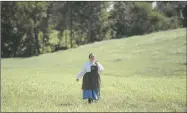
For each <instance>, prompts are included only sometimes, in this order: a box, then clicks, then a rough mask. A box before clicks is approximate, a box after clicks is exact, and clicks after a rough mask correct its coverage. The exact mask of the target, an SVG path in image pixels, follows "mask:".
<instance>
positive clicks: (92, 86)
mask: <svg viewBox="0 0 187 113" xmlns="http://www.w3.org/2000/svg"><path fill="white" fill-rule="evenodd" d="M100 84H101V81H100V75H99V73H98V67H97V66H94V65H92V66H91V72H86V73H85V75H84V76H83V81H82V89H83V90H97V89H100Z"/></svg>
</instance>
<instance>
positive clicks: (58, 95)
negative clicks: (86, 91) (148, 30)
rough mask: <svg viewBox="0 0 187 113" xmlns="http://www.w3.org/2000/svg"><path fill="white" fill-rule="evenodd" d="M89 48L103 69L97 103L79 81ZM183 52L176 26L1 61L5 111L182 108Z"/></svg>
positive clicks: (182, 31) (183, 41)
mask: <svg viewBox="0 0 187 113" xmlns="http://www.w3.org/2000/svg"><path fill="white" fill-rule="evenodd" d="M90 52H93V53H95V54H96V58H97V59H98V60H99V61H100V62H101V63H102V64H103V66H104V67H105V70H104V72H103V73H102V75H101V79H102V88H101V96H102V97H101V100H100V101H99V102H97V103H96V104H93V105H87V102H86V101H83V100H82V92H81V89H80V88H81V82H82V81H79V82H78V83H77V82H76V81H75V76H76V74H77V73H78V72H79V71H80V69H81V67H82V65H83V63H84V62H85V61H86V60H87V58H88V54H89V53H90ZM185 55H186V34H185V29H177V30H170V31H163V32H158V33H152V34H148V35H144V36H134V37H131V38H128V39H118V40H109V41H103V42H97V43H94V44H89V45H85V46H81V47H79V48H76V49H71V50H67V51H60V52H56V53H49V54H43V55H41V56H39V57H32V58H25V59H22V58H16V59H15V58H14V59H2V60H1V61H2V63H1V91H2V93H1V95H2V100H1V102H2V103H1V106H2V111H184V109H185V106H186V90H185V89H186V76H185V75H186V60H185V59H186V58H185V57H186V56H185Z"/></svg>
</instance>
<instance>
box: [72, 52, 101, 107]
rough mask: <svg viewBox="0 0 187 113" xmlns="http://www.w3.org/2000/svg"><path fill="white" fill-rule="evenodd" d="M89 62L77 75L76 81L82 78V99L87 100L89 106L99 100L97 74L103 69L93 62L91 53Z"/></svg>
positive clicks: (98, 78)
mask: <svg viewBox="0 0 187 113" xmlns="http://www.w3.org/2000/svg"><path fill="white" fill-rule="evenodd" d="M89 60H90V61H89V62H87V63H85V65H84V67H83V69H82V70H81V72H79V74H78V75H77V77H76V81H79V79H80V78H81V77H82V76H83V82H82V90H83V99H88V103H89V104H91V103H92V102H93V100H98V99H99V96H100V83H101V81H100V75H99V72H101V71H103V70H104V68H103V66H102V65H101V64H100V63H99V62H98V61H96V60H95V56H94V55H93V54H92V53H91V54H90V55H89Z"/></svg>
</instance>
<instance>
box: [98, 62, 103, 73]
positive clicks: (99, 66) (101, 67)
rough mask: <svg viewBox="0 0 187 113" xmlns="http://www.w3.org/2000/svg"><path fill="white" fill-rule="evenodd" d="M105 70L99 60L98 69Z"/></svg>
mask: <svg viewBox="0 0 187 113" xmlns="http://www.w3.org/2000/svg"><path fill="white" fill-rule="evenodd" d="M103 70H104V67H103V66H102V65H101V64H100V63H99V62H98V71H99V72H102V71H103Z"/></svg>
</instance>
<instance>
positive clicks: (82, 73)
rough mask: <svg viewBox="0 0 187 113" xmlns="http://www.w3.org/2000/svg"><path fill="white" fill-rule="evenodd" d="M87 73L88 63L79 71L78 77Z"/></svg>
mask: <svg viewBox="0 0 187 113" xmlns="http://www.w3.org/2000/svg"><path fill="white" fill-rule="evenodd" d="M85 73H86V65H84V66H83V68H82V70H81V71H80V72H79V73H78V75H77V77H76V79H79V78H81V77H82V76H83V75H84V74H85Z"/></svg>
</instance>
